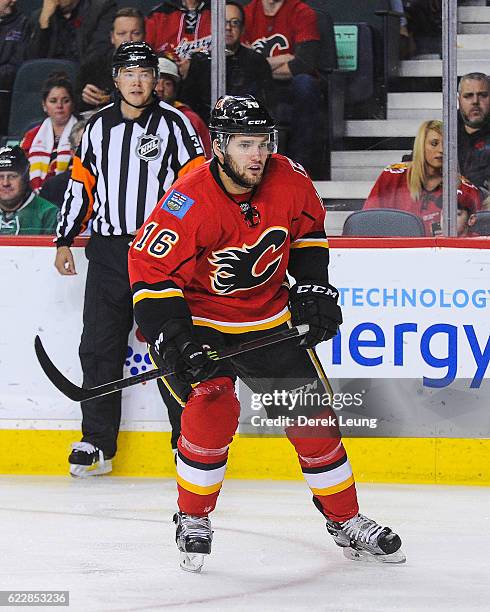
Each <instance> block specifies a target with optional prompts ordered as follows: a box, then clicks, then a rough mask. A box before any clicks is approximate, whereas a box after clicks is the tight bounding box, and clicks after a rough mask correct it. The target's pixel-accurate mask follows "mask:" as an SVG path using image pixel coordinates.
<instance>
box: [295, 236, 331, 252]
mask: <svg viewBox="0 0 490 612" xmlns="http://www.w3.org/2000/svg"><path fill="white" fill-rule="evenodd" d="M311 247H319V248H321V249H328V248H329V246H328V240H327V238H306V239H304V238H298V240H295V241H294V242H292V243H291V248H292V249H305V248H311Z"/></svg>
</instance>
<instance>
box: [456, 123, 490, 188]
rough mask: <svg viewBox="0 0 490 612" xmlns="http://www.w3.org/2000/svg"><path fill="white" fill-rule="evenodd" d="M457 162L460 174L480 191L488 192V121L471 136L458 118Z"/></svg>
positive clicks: (489, 146) (489, 165) (489, 182)
mask: <svg viewBox="0 0 490 612" xmlns="http://www.w3.org/2000/svg"><path fill="white" fill-rule="evenodd" d="M458 160H459V170H460V173H461V174H462V175H463V176H464V177H466V178H467V179H468V180H469V181H471V182H472V183H473V184H474V185H476V186H477V187H478V189H480V191H481V192H482V193H483V195H484V196H486V195H488V192H489V191H490V121H488V122H487V123H486V125H484V126H483V127H482V128H480V129H479V130H478V131H477V132H474V133H473V134H468V132H467V131H466V130H465V129H464V124H463V121H462V120H461V118H460V117H459V118H458Z"/></svg>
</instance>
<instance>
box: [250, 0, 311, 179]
mask: <svg viewBox="0 0 490 612" xmlns="http://www.w3.org/2000/svg"><path fill="white" fill-rule="evenodd" d="M245 18H246V36H245V39H246V40H247V41H248V42H249V43H250V44H251V45H252V47H253V48H254V49H255V50H256V51H258V52H259V53H262V55H263V56H264V57H265V58H267V61H268V62H269V64H270V67H271V69H272V78H273V83H274V86H273V106H272V108H273V114H274V115H275V119H276V121H278V123H287V124H289V133H288V144H287V155H288V156H289V157H291V158H292V159H294V160H295V161H297V162H299V163H301V164H302V165H303V166H304V167H305V168H306V170H308V171H310V172H311V171H312V169H313V168H314V167H315V162H316V161H317V159H318V158H319V145H320V143H319V138H318V126H319V125H321V113H320V108H321V104H322V95H321V90H320V86H319V82H318V79H317V76H316V73H317V69H318V60H319V54H320V33H319V29H318V24H317V16H316V13H315V11H314V10H313V9H312V8H311V7H309V6H308V5H307V4H305V3H304V2H302V1H301V0H252V2H251V3H250V4H248V5H247V6H246V7H245Z"/></svg>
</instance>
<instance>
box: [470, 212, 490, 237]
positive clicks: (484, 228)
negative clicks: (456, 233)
mask: <svg viewBox="0 0 490 612" xmlns="http://www.w3.org/2000/svg"><path fill="white" fill-rule="evenodd" d="M471 231H472V232H475V234H479V235H480V236H490V210H481V211H480V212H477V213H476V223H475V225H474V226H473V227H472V228H471Z"/></svg>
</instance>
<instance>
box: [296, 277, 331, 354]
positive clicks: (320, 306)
mask: <svg viewBox="0 0 490 612" xmlns="http://www.w3.org/2000/svg"><path fill="white" fill-rule="evenodd" d="M338 297H339V292H338V291H337V289H335V287H332V285H328V284H326V283H325V282H322V281H302V282H301V283H299V284H297V285H294V286H293V287H291V289H290V291H289V308H290V310H291V317H292V322H293V325H301V324H304V323H308V325H309V326H310V330H309V332H308V333H307V334H306V335H305V336H304V337H303V338H302V340H301V342H300V343H299V345H300V346H302V347H304V348H313V347H314V346H316V345H317V344H319V343H320V342H323V340H330V338H333V337H334V336H336V335H337V332H338V330H339V325H341V323H342V311H341V310H340V306H338V305H337V300H338Z"/></svg>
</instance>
